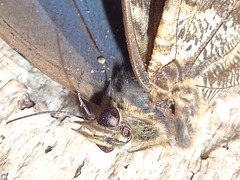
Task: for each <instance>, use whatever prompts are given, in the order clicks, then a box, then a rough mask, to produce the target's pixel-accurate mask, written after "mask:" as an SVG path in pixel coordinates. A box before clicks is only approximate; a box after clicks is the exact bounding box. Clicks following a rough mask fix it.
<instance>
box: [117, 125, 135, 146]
mask: <svg viewBox="0 0 240 180" xmlns="http://www.w3.org/2000/svg"><path fill="white" fill-rule="evenodd" d="M120 130H121V134H122V136H123V137H125V138H127V139H128V142H129V141H130V140H131V139H132V129H131V128H130V126H129V125H128V124H122V126H121V128H120Z"/></svg>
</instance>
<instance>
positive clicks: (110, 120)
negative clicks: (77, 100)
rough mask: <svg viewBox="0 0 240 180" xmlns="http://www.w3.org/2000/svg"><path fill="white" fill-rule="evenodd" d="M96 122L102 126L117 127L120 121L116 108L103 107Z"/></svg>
mask: <svg viewBox="0 0 240 180" xmlns="http://www.w3.org/2000/svg"><path fill="white" fill-rule="evenodd" d="M97 122H98V124H100V125H102V126H104V127H108V128H115V127H117V126H118V125H119V122H120V115H119V112H118V110H117V109H116V108H109V109H105V110H104V111H103V112H102V114H101V115H100V117H99V118H98V120H97Z"/></svg>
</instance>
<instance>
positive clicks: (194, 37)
mask: <svg viewBox="0 0 240 180" xmlns="http://www.w3.org/2000/svg"><path fill="white" fill-rule="evenodd" d="M239 4H240V2H239V1H237V0H231V1H226V0H215V1H213V0H212V1H209V0H179V1H171V0H170V1H167V2H166V4H165V7H164V12H163V16H162V19H161V22H160V26H159V29H158V33H157V36H156V39H155V44H154V50H153V54H152V58H151V61H150V64H149V69H148V74H149V76H150V79H151V81H152V82H153V83H154V84H156V85H157V86H159V87H160V88H161V89H163V90H167V91H169V90H171V89H172V88H173V86H175V85H176V83H178V82H180V81H183V80H185V79H195V78H196V79H197V81H199V86H207V87H217V88H221V87H230V84H228V85H227V82H229V81H231V86H234V85H236V84H237V83H238V80H237V79H236V80H233V78H232V80H230V79H229V80H227V76H228V75H230V74H236V73H237V71H238V69H234V68H238V66H234V67H233V66H231V67H230V66H229V63H230V64H232V63H235V62H233V61H237V60H236V58H237V54H238V52H237V51H238V50H237V48H238V43H239V36H240V27H239V25H240V21H239ZM238 49H239V48H238ZM232 51H234V52H232ZM230 53H234V55H228V54H230ZM225 56H227V57H225ZM226 59H228V60H227V61H228V62H223V61H226ZM234 59H235V60H234ZM221 61H222V62H221ZM218 64H219V66H221V69H224V72H225V73H223V72H220V71H219V67H218V66H217V65H218ZM223 64H224V65H223ZM210 66H211V70H210V69H209V68H210ZM214 67H215V68H216V69H218V73H220V74H221V75H222V76H225V78H224V77H221V78H215V79H214V78H212V79H211V78H210V76H209V73H210V71H212V72H213V71H214V69H215V68H214ZM215 71H216V70H215ZM230 71H231V72H230ZM226 72H228V73H226ZM203 74H205V75H203ZM202 75H203V77H202V78H204V79H205V80H200V79H201V78H200V79H199V77H198V76H202ZM231 76H232V77H233V75H231ZM209 78H210V79H209ZM234 78H237V75H234ZM206 79H209V80H206ZM223 79H224V81H225V82H223ZM201 81H204V82H203V83H202V82H201ZM210 81H211V83H213V82H218V85H217V86H216V84H215V85H213V84H211V85H210V84H209V83H210ZM221 81H222V82H221ZM233 81H234V83H233ZM224 83H225V85H224V86H223V84H224ZM229 83H230V82H229Z"/></svg>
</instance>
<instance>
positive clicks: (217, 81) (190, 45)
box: [30, 0, 240, 152]
mask: <svg viewBox="0 0 240 180" xmlns="http://www.w3.org/2000/svg"><path fill="white" fill-rule="evenodd" d="M79 3H86V4H85V6H80V5H79V4H74V6H73V8H76V9H80V8H79V7H85V8H86V7H88V8H89V7H91V6H90V4H89V3H90V2H79ZM68 8H70V7H66V9H68ZM122 10H123V19H124V27H125V35H126V41H127V46H128V52H129V56H130V59H131V64H132V68H133V71H134V73H135V76H136V78H137V80H136V79H135V78H134V77H132V76H131V75H129V74H128V73H127V72H126V70H125V69H124V68H123V69H121V70H119V69H118V68H116V66H112V65H111V63H110V66H109V65H106V67H108V66H109V67H110V69H111V70H110V71H111V72H110V75H107V76H108V77H111V78H110V82H108V84H109V87H108V88H109V90H108V92H109V93H108V94H107V97H108V99H109V103H108V104H107V105H106V107H105V109H104V110H103V111H102V112H101V113H100V114H99V115H96V116H92V114H91V113H90V112H89V111H88V109H87V107H85V108H84V109H85V110H86V114H87V115H88V117H87V118H85V121H78V122H76V123H78V124H80V126H81V128H79V129H76V130H74V131H76V132H77V133H79V134H81V135H83V136H84V137H86V138H87V139H88V140H90V141H92V142H94V143H95V144H97V145H98V146H99V147H100V149H102V150H103V151H104V152H111V151H112V150H113V149H114V148H117V147H122V146H125V145H127V144H131V147H130V148H129V149H128V152H136V151H139V150H144V149H147V148H150V147H154V146H159V145H161V146H163V147H167V146H169V145H177V146H180V147H182V148H187V147H191V146H192V145H193V143H194V140H195V138H196V137H197V136H198V129H199V128H198V121H199V119H200V117H201V116H202V115H203V114H204V112H206V111H207V109H208V108H209V107H210V106H211V105H212V104H213V103H214V102H215V100H216V99H217V98H218V97H220V96H221V95H222V94H223V93H225V92H226V91H229V90H231V89H234V88H238V87H239V81H240V80H239V75H240V74H239V69H240V67H239V66H240V62H239V61H240V56H239V48H240V45H239V41H240V37H239V36H240V20H239V10H240V3H239V2H238V1H237V0H232V1H230V2H226V1H224V0H218V1H206V0H201V1H200V0H167V1H150V0H147V1H140V0H122ZM79 12H83V11H81V9H80V11H79ZM49 13H50V12H49ZM90 14H91V13H90ZM49 16H51V14H49ZM79 16H80V18H82V17H85V16H84V15H83V14H81V13H80V15H79ZM85 20H86V19H85ZM85 20H84V18H82V19H81V22H82V24H83V27H85V29H86V32H87V33H86V34H87V35H88V39H90V40H91V41H90V42H89V43H88V42H87V43H86V47H88V48H87V52H88V53H89V52H91V51H93V52H94V51H95V50H96V49H98V48H97V47H98V45H97V42H95V41H92V39H94V38H92V37H90V38H89V36H92V35H93V34H94V33H93V32H89V31H88V28H86V27H89V25H88V21H85ZM80 39H81V38H80ZM60 41H61V39H59V38H57V44H58V45H59V46H58V50H59V51H60V50H61V49H62V48H61V45H60V44H61V43H60ZM79 41H80V40H79ZM91 42H94V43H95V45H92V44H91ZM80 43H81V45H82V46H81V47H83V44H84V43H83V42H82V41H81V42H80ZM70 48H71V47H70ZM89 49H90V50H89ZM91 49H92V50H91ZM73 50H75V49H73ZM60 52H61V51H60ZM97 54H98V56H99V57H100V55H101V56H102V55H103V57H104V59H106V62H112V61H109V58H108V57H106V56H104V53H103V51H101V50H98V51H97ZM60 55H61V56H64V53H62V52H61V53H60ZM83 57H84V58H82V59H80V60H79V61H78V62H77V61H71V60H69V61H64V63H65V64H64V66H63V67H62V65H61V61H60V60H54V59H48V61H44V63H46V64H47V63H48V64H49V66H47V67H48V68H43V70H44V69H45V70H44V71H46V72H47V71H48V70H49V69H54V71H55V72H56V71H60V72H61V73H60V74H61V76H59V77H57V76H56V74H55V75H54V73H53V72H51V73H50V74H51V76H52V77H53V79H56V80H57V81H60V82H63V81H65V80H64V79H66V78H64V74H67V75H68V76H70V77H74V76H75V79H74V83H73V84H74V85H76V84H81V81H79V79H78V78H76V74H77V75H79V73H80V72H81V71H82V69H84V67H85V66H87V67H86V68H89V67H90V69H91V67H92V70H93V71H96V69H98V68H96V67H97V66H99V67H100V65H89V63H90V62H91V61H90V60H89V61H88V60H87V61H86V58H90V57H85V56H84V53H83ZM110 58H111V57H110ZM60 59H62V58H60ZM92 59H94V60H96V59H97V58H92ZM112 59H114V58H112ZM30 61H31V62H33V64H34V63H36V64H38V63H37V62H36V60H35V61H34V60H30ZM96 62H97V61H96ZM96 62H95V63H96ZM41 63H43V62H39V64H41ZM39 64H38V65H36V66H37V67H40V65H39ZM76 64H80V65H81V66H84V67H81V68H79V70H78V69H77V68H76V67H75V65H76ZM53 67H54V68H53ZM114 68H115V69H114ZM113 69H114V70H113ZM85 71H87V72H88V70H86V69H85ZM63 72H64V73H63ZM48 73H49V72H48ZM107 74H108V73H107ZM102 76H103V75H101V77H102ZM101 77H99V76H98V75H97V74H94V75H91V74H90V73H85V72H84V74H83V77H82V78H83V79H84V81H85V82H87V83H85V84H84V85H81V86H80V85H79V87H80V88H79V90H78V95H79V100H80V102H81V105H82V106H85V105H84V103H82V101H81V97H83V98H84V99H87V100H89V99H90V98H91V97H90V96H93V95H94V94H96V92H97V88H93V87H99V86H103V85H102V84H104V81H102V79H104V78H101ZM99 78H100V80H101V81H99V82H100V84H101V85H99V86H97V85H96V84H95V85H91V83H92V82H91V81H92V80H94V82H96V81H95V80H96V79H99ZM71 81H72V80H71ZM76 81H78V83H77V82H76ZM96 83H97V82H96ZM63 84H64V85H65V86H66V87H70V86H69V85H66V84H68V83H67V82H64V83H63ZM82 87H83V88H82ZM71 88H72V90H76V89H77V88H76V86H73V87H71ZM71 88H70V89H71ZM99 89H100V88H99ZM80 91H81V92H80ZM93 91H94V92H93ZM88 92H90V93H88ZM80 94H82V96H80Z"/></svg>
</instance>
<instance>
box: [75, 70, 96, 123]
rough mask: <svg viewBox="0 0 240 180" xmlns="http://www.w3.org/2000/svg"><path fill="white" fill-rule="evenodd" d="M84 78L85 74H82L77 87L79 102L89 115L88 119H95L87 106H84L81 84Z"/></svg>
mask: <svg viewBox="0 0 240 180" xmlns="http://www.w3.org/2000/svg"><path fill="white" fill-rule="evenodd" d="M82 76H83V72H81V75H80V77H79V80H78V87H77V93H78V100H79V102H80V107H82V108H83V109H84V111H85V112H86V114H87V115H88V117H89V118H90V119H95V116H94V115H93V114H92V113H90V111H89V110H88V108H87V106H86V105H85V104H84V102H83V100H82V98H81V93H80V84H81V80H82Z"/></svg>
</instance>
